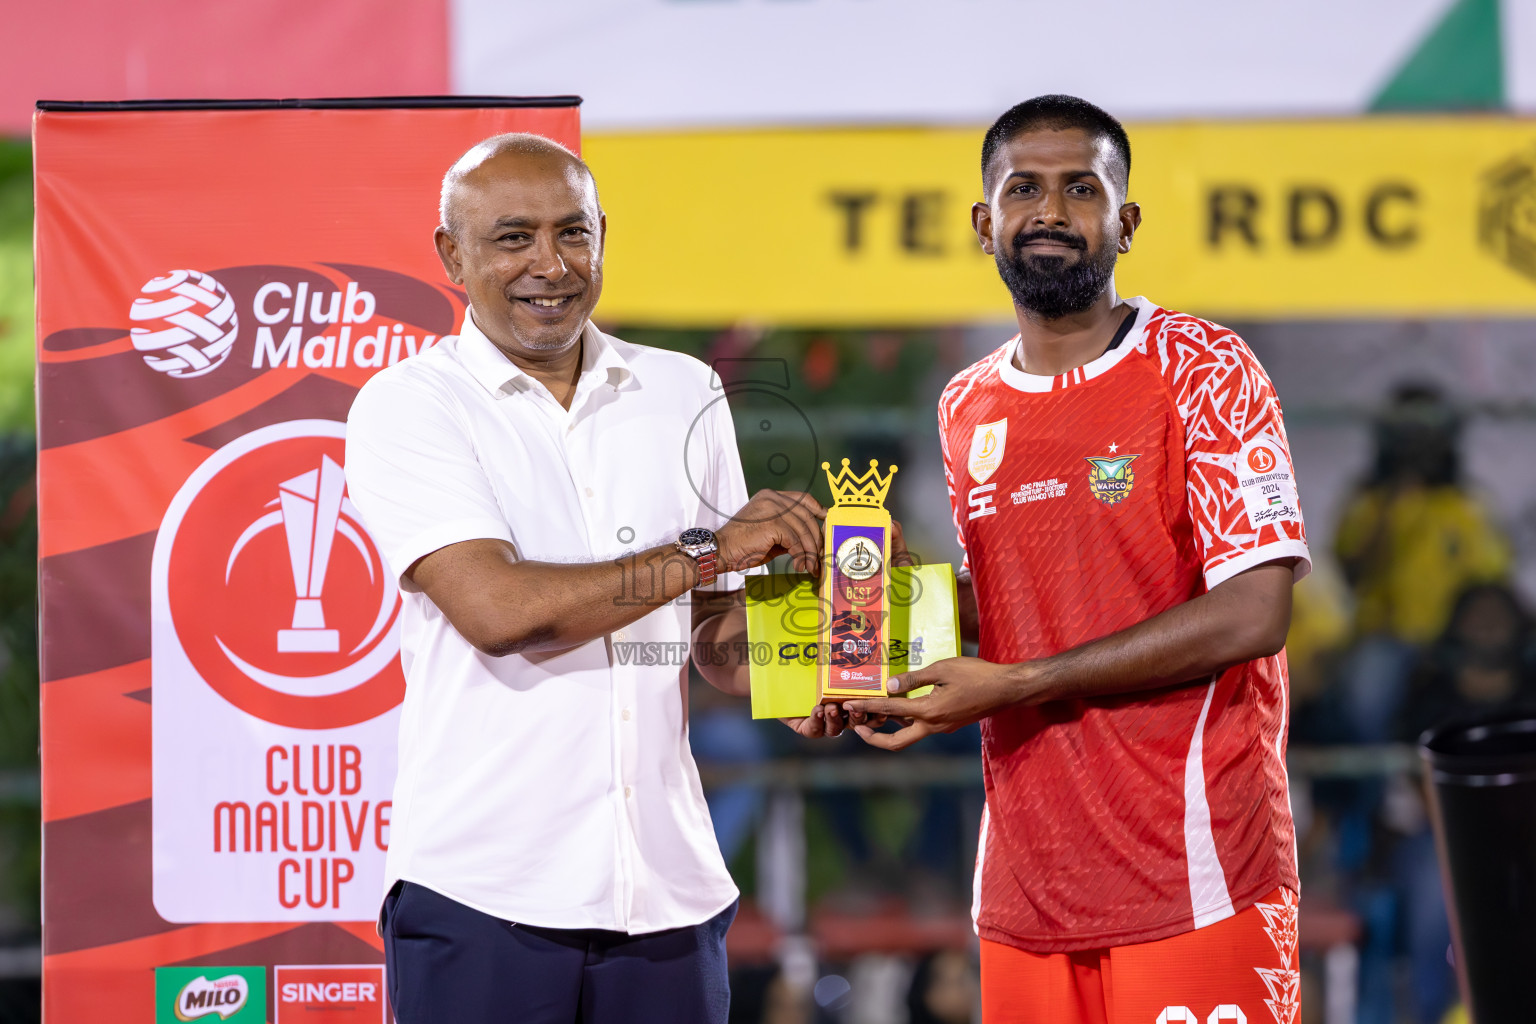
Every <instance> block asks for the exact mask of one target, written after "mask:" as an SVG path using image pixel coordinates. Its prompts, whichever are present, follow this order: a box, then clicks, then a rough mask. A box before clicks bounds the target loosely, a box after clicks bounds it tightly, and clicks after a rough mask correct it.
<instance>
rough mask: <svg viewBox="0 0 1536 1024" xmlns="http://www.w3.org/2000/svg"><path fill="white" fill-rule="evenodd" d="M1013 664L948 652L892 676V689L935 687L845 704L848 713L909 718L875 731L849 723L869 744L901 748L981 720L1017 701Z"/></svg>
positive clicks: (892, 690) (1014, 666)
mask: <svg viewBox="0 0 1536 1024" xmlns="http://www.w3.org/2000/svg"><path fill="white" fill-rule="evenodd" d="M1017 668H1018V666H1016V665H995V664H993V663H992V662H990V661H983V660H981V659H980V658H946V659H944V660H943V661H938V662H935V663H933V664H932V665H929V666H927V667H926V668H920V669H915V670H914V671H911V672H904V673H902V674H901V675H899V676H892V677H891V680H890V683H889V686H888V689H889V691H890V692H891V693H910V692H911V691H913V690H916V689H918V688H919V687H923V686H929V685H931V686H932V687H933V692H932V693H928V694H925V695H923V696H921V697H906V698H889V697H885V698H870V699H868V700H850V701H847V702H845V703H844V704H843V707H844V709H846V710H847V711H848V712H849V713H850V716H852V715H854V714H858V713H860V712H862V713H863V714H864V715H868V716H875V715H884V716H889V717H891V718H896V719H900V720H903V721H906V722H907V723H908V724H907V725H906V726H904V727H903V728H901V729H898V730H897V731H895V732H876V731H875V726H871V725H864V724H858V723H857V722H856V723H855V724H854V726H853V729H854V731H855V732H857V733H858V734H859V736H860V738H862V739H863V740H864V742H866V743H868V744H869V745H870V746H872V747H879V748H881V749H882V750H901V749H903V748H905V747H909V746H911V745H912V744H914V743H916V742H917V741H918V740H920V739H922V738H923V737H924V736H931V735H933V734H934V733H936V732H954V731H955V730H956V729H959V728H961V727H962V726H967V725H970V724H971V723H972V722H976V721H980V720H981V719H983V718H985V717H987V716H988V715H990V714H991V713H992V712H994V711H996V710H998V709H999V708H1002V707H1006V706H1007V705H1009V704H1013V703H1015V702H1017V701H1018V700H1019V699H1020V698H1021V697H1022V694H1021V692H1020V688H1019V684H1018V681H1017V679H1016V678H1015V677H1014V673H1015V671H1016V670H1017Z"/></svg>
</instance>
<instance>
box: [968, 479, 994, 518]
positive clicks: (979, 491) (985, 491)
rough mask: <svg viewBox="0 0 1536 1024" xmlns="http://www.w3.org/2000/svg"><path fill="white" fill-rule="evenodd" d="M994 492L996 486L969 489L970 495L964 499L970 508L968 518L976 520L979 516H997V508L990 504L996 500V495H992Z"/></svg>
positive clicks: (983, 485) (988, 485)
mask: <svg viewBox="0 0 1536 1024" xmlns="http://www.w3.org/2000/svg"><path fill="white" fill-rule="evenodd" d="M996 490H997V484H982V485H981V486H980V487H972V488H971V495H970V497H969V498H968V499H966V501H967V504H969V505H970V506H971V514H970V516H969V518H971V519H976V518H978V517H979V516H995V515H997V506H995V505H993V504H992V502H993V501H994V500H996V498H997V495H996V494H995V493H993V492H995V491H996Z"/></svg>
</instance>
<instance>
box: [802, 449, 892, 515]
mask: <svg viewBox="0 0 1536 1024" xmlns="http://www.w3.org/2000/svg"><path fill="white" fill-rule="evenodd" d="M878 465H879V462H877V461H876V460H874V459H870V460H869V470H868V472H866V473H864V474H863V475H862V476H855V475H854V473H853V471H852V470H851V469H849V468H848V460H847V459H844V460H843V468H842V469H841V470H839V471H838V474H837V475H836V476H833V475H832V465H831V463H828V462H823V463H822V464H821V468H822V469H824V470H826V473H827V485H828V486H829V487H831V488H832V501H833V504H835V505H867V506H868V507H870V508H884V507H885V496H886V494H887V492H889V491H890V489H891V478H892V477H894V476H895V475H896V470H897V468H898V467H896V466H892V467H891V471H890V472H889V473H887V474H885V475H884V476H881V475H880V474H879V472H878V471H877V470H876V468H875V467H877V466H878Z"/></svg>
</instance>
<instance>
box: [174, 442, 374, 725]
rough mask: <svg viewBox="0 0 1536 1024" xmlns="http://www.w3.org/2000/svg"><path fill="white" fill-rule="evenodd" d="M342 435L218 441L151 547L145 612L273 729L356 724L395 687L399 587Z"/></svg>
mask: <svg viewBox="0 0 1536 1024" xmlns="http://www.w3.org/2000/svg"><path fill="white" fill-rule="evenodd" d="M344 431H345V424H342V423H339V422H335V421H332V420H296V421H291V422H287V423H278V424H275V425H273V426H269V427H264V428H262V429H260V430H256V431H254V432H252V433H249V434H246V435H244V436H243V437H240V438H237V439H236V440H234V441H232V442H230V443H229V444H227V445H225V446H224V447H223V448H221V449H219V451H217V452H216V453H215V454H214V455H213V456H211V457H210V458H209V459H208V460H207V461H206V462H204V463H203V464H202V465H201V466H199V467H198V469H197V470H196V471H195V472H194V473H193V474H192V475H191V477H189V478H188V479H187V482H186V483H185V484H183V485H182V488H181V490H180V491H179V492H178V493H177V495H176V497H175V499H174V500H173V501H172V502H171V505H170V507H169V509H168V510H167V512H166V516H165V520H164V522H163V523H162V525H161V528H160V535H159V537H158V539H157V541H156V545H155V555H154V569H153V572H154V577H155V586H154V588H153V589H154V602H155V614H156V615H165V616H167V617H168V619H169V621H170V623H171V625H172V626H173V628H174V632H175V637H176V640H177V641H178V643H179V645H180V647H181V649H182V651H183V652H184V653H185V655H186V658H187V660H188V661H189V662H190V663H191V665H192V667H193V669H195V670H196V672H197V674H198V675H199V676H200V677H201V678H202V679H203V680H204V681H205V682H206V683H207V684H208V685H209V686H211V687H212V688H213V689H214V690H215V691H217V692H218V693H219V694H220V695H221V696H223V697H224V698H225V699H226V700H228V701H229V702H230V703H231V704H234V705H235V706H236V707H238V708H240V709H241V710H242V711H245V712H246V713H248V714H251V715H255V716H256V717H258V718H260V719H263V720H265V721H268V722H273V723H275V724H278V725H286V726H293V727H297V728H310V729H323V728H335V727H339V726H344V725H352V724H356V723H358V722H362V721H366V720H368V719H370V718H374V717H376V716H378V715H380V714H383V713H384V712H385V711H388V710H389V709H390V708H392V707H394V706H395V705H396V704H397V703H399V700H400V698H401V695H402V694H403V690H404V680H403V678H402V676H401V674H400V667H399V659H398V657H397V655H398V653H399V632H398V618H399V612H400V595H399V593H398V590H397V588H396V586H395V580H394V577H393V575H392V574H391V573H390V571H389V568H388V566H387V565H386V564H385V562H384V559H383V558H382V556H381V554H380V552H379V550H378V547H377V545H376V544H375V543H374V541H373V539H372V537H371V536H370V535H369V533H368V530H367V527H366V526H364V524H363V522H362V519H361V517H360V516H359V514H358V512H357V509H356V508H355V507H354V506H353V505H352V502H351V500H350V499H349V498H348V497H347V493H346V476H345V474H344V472H343V470H342V460H343V459H344V441H343V438H344Z"/></svg>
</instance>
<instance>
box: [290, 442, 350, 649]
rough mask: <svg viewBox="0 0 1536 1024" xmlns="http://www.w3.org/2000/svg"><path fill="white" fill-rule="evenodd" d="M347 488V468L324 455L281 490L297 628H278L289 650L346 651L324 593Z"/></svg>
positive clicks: (294, 617) (294, 619) (294, 622)
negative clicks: (328, 618) (331, 625)
mask: <svg viewBox="0 0 1536 1024" xmlns="http://www.w3.org/2000/svg"><path fill="white" fill-rule="evenodd" d="M346 486H347V480H346V475H345V473H343V471H342V468H341V467H340V466H339V465H337V464H336V462H335V461H334V460H332V459H331V457H330V456H329V455H327V456H325V457H324V458H323V459H322V460H321V463H320V468H319V469H318V470H314V469H312V470H310V471H309V472H308V473H305V474H303V475H302V476H296V477H294V478H293V479H292V480H284V481H283V482H282V483H281V484H279V485H278V488H277V497H278V501H279V503H280V504H281V507H282V513H283V528H284V530H285V531H286V533H287V535H288V560H289V562H290V563H291V564H292V568H293V590H294V595H295V596H294V602H293V628H292V629H280V630H278V631H277V649H278V650H279V651H282V652H284V653H291V652H315V653H329V652H334V651H339V650H340V649H341V635H340V632H339V631H338V630H334V629H327V628H326V625H325V612H324V610H323V609H322V608H321V606H320V592H321V591H322V590H323V589H324V588H325V571H326V569H327V567H329V565H330V564H331V544H332V542H333V541H335V539H336V525H337V520H338V519H339V518H340V515H341V499H342V492H343V491H344V490H345V488H346Z"/></svg>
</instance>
